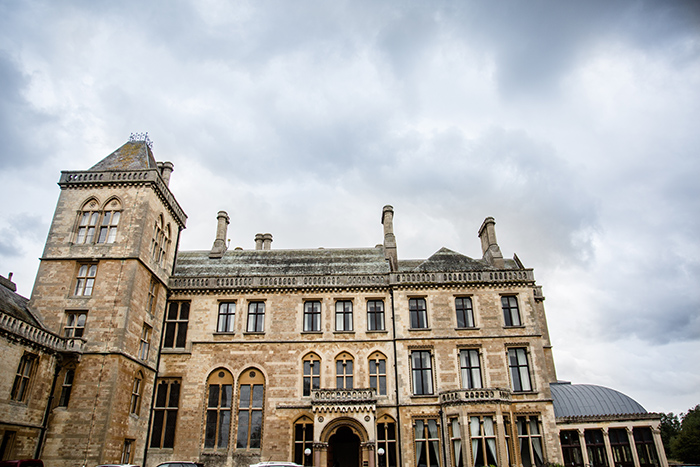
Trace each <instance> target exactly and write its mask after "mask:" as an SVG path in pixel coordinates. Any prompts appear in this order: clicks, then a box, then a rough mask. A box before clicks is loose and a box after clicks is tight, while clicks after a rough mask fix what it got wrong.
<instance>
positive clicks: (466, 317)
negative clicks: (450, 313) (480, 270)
mask: <svg viewBox="0 0 700 467" xmlns="http://www.w3.org/2000/svg"><path fill="white" fill-rule="evenodd" d="M465 300H468V302H467V303H468V306H465V305H464V302H465ZM460 302H462V303H461V306H460ZM454 304H455V318H456V320H457V329H477V328H478V326H477V324H476V313H474V299H473V296H472V295H457V296H455V301H454ZM460 312H461V313H460ZM460 314H461V315H462V321H463V322H464V325H463V326H460Z"/></svg>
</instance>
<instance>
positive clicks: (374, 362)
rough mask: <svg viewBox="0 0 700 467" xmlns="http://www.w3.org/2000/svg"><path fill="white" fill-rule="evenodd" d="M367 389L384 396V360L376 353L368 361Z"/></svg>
mask: <svg viewBox="0 0 700 467" xmlns="http://www.w3.org/2000/svg"><path fill="white" fill-rule="evenodd" d="M369 387H370V388H372V389H374V390H375V391H377V394H378V395H380V396H386V359H385V358H384V356H383V355H381V354H379V353H377V354H375V355H372V356H371V357H370V360H369Z"/></svg>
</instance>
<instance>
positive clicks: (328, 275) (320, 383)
mask: <svg viewBox="0 0 700 467" xmlns="http://www.w3.org/2000/svg"><path fill="white" fill-rule="evenodd" d="M172 170H173V166H172V164H170V163H169V162H165V163H157V162H156V161H155V159H154V157H153V154H152V152H151V149H150V145H149V143H148V141H147V140H146V139H144V138H140V137H135V138H132V139H131V140H130V141H129V142H128V143H126V144H125V145H123V146H122V147H121V148H119V149H118V150H116V151H115V152H114V153H112V154H110V155H109V156H108V157H106V158H105V159H104V160H102V161H101V162H99V163H98V164H96V165H95V166H93V167H92V168H90V169H89V170H86V171H72V172H63V173H62V175H61V178H60V181H59V185H60V187H61V194H60V196H59V200H58V204H57V207H56V212H55V215H54V219H53V222H52V225H51V228H50V231H49V235H48V239H47V243H46V248H45V250H44V253H43V255H42V258H41V264H40V267H39V271H38V274H37V278H36V283H35V286H34V290H33V292H32V296H31V300H29V301H27V300H26V299H22V298H21V297H19V298H18V296H16V294H14V295H13V294H12V293H10V294H9V295H8V294H7V293H6V294H5V295H6V297H8V296H11V297H10V298H5V299H3V295H2V293H0V304H1V303H4V302H7V303H10V302H12V303H15V302H16V303H15V305H16V306H15V307H11V306H8V308H12V309H11V310H5V309H3V310H2V314H1V315H0V318H1V320H0V324H1V326H0V332H2V336H3V339H4V340H2V341H0V344H1V345H3V346H4V347H5V348H7V349H9V351H8V352H4V353H3V355H6V354H7V355H8V356H10V357H11V358H7V359H4V361H3V365H4V371H3V375H4V376H2V379H1V380H0V430H2V434H3V451H2V453H3V456H5V457H8V456H12V457H34V456H37V457H38V456H40V457H41V458H42V459H44V461H45V463H46V464H47V465H49V466H50V467H61V466H66V467H67V466H93V465H97V464H100V463H136V464H140V465H146V466H149V467H150V466H155V465H157V464H158V463H160V462H163V461H168V460H191V461H198V462H203V463H204V464H205V465H206V466H207V467H209V466H211V467H218V466H221V467H224V466H225V467H236V466H247V465H248V464H250V463H254V462H258V461H261V460H263V461H267V460H293V461H295V462H297V463H299V464H304V465H315V466H329V467H330V466H335V465H338V466H353V467H354V466H360V465H362V466H368V467H373V466H375V465H380V466H398V465H402V466H403V465H413V466H465V467H466V466H470V467H472V466H474V467H476V466H486V465H504V466H505V465H509V466H510V465H512V466H520V465H522V466H525V467H529V466H533V465H543V464H545V463H548V462H556V463H563V462H564V460H565V459H569V458H571V459H575V460H576V462H574V461H572V462H568V461H567V464H570V465H583V464H582V463H579V462H578V461H577V460H578V459H581V460H585V459H588V462H586V463H591V464H593V465H595V466H596V467H597V466H599V465H601V466H602V465H606V466H608V465H612V460H611V461H609V462H607V463H598V462H597V461H595V460H591V458H592V457H594V456H589V457H585V456H584V455H583V454H581V455H579V456H578V457H575V456H574V455H573V454H571V452H570V450H569V451H567V450H564V451H563V450H562V447H561V445H560V444H561V442H560V440H562V441H563V440H565V441H566V442H568V441H569V439H570V438H571V436H570V435H571V432H572V431H575V432H577V433H586V432H587V431H589V430H592V429H593V425H595V424H596V423H598V424H600V423H601V422H603V421H605V422H606V423H607V421H609V420H607V419H605V420H603V419H600V418H592V419H587V420H579V419H577V420H576V423H579V422H581V423H584V422H585V423H589V425H588V428H586V426H583V425H581V424H576V425H571V423H572V420H573V419H571V417H570V416H569V415H563V416H561V414H558V413H557V410H558V409H557V407H558V405H557V401H556V397H557V392H556V391H555V390H553V389H552V388H554V387H558V386H559V385H556V384H551V383H554V382H556V373H555V367H554V361H553V357H552V349H551V343H550V339H549V335H548V330H547V323H546V317H545V312H544V307H543V301H544V297H543V295H542V290H541V288H540V287H539V286H538V285H537V284H536V282H535V278H534V273H533V270H532V269H529V268H526V267H525V266H524V265H523V264H522V263H521V262H520V260H519V259H518V258H517V256H515V257H514V258H513V259H506V258H504V257H503V255H502V253H501V250H500V247H499V245H498V242H497V241H496V234H495V221H494V220H493V219H492V218H487V219H486V220H484V222H483V224H482V225H481V228H480V229H479V230H478V237H479V239H480V242H481V246H482V252H483V257H482V258H480V259H472V258H469V257H467V256H464V255H462V254H460V253H457V252H455V251H452V250H449V249H447V248H442V249H440V250H439V251H437V252H435V254H433V255H432V256H431V257H429V258H427V259H421V260H404V259H400V258H399V255H398V249H397V242H396V237H395V235H394V231H393V216H394V211H393V208H392V207H391V206H385V207H384V209H383V211H382V212H381V225H382V231H381V234H380V233H379V232H378V237H379V236H380V235H381V237H380V238H382V237H383V239H382V243H381V244H379V245H377V246H376V247H372V248H353V249H313V250H276V249H273V248H272V239H273V238H272V235H271V234H269V233H267V234H258V235H256V236H255V238H254V239H251V248H250V249H240V248H236V249H228V247H227V226H228V223H229V221H230V220H229V217H228V214H227V213H226V212H224V211H221V212H219V214H218V218H217V223H216V231H215V236H214V242H213V245H212V247H211V249H208V250H201V251H178V249H177V245H178V239H179V236H180V233H181V231H182V230H183V229H184V227H185V222H186V215H185V214H184V212H183V210H182V209H181V208H180V206H179V205H178V203H177V201H176V200H175V198H174V196H173V194H172V193H171V192H170V190H169V188H168V182H169V178H170V174H171V172H172ZM378 231H379V229H378ZM236 240H237V241H240V239H236ZM253 242H254V244H253ZM253 245H254V246H253ZM1 290H2V288H0V291H1ZM3 293H4V292H3ZM23 362H24V363H23ZM27 362H31V364H30V368H29V370H27V365H28V364H29V363H27ZM23 365H24V366H23ZM25 373H26V374H25ZM18 381H19V383H18ZM23 382H24V383H26V384H25V387H26V388H27V389H26V391H25V392H24V393H23V397H24V399H21V398H20V399H18V398H17V397H16V392H17V390H16V389H15V386H17V385H18V384H23ZM553 398H554V400H553ZM574 398H575V397H574ZM642 410H643V409H642ZM612 417H613V418H614V416H612ZM574 418H575V417H574ZM637 420H638V422H639V423H636V424H635V428H632V429H631V431H629V432H626V433H627V434H628V447H629V446H633V448H632V449H635V447H637V448H638V447H639V446H641V445H643V446H644V449H650V445H649V443H648V442H647V441H648V439H649V433H652V429H654V430H655V429H656V427H657V426H658V416H656V415H653V414H652V415H649V414H647V415H645V416H641V417H637ZM13 421H14V422H15V424H14V425H13ZM596 426H598V425H596ZM645 429H648V430H649V432H647V431H645ZM577 430H578V431H577ZM634 430H636V431H634ZM642 431H644V433H643V434H640V435H639V436H641V438H640V440H641V439H642V438H643V439H644V440H645V441H644V442H642V441H637V438H638V434H637V433H642ZM657 431H658V430H657ZM604 433H606V434H607V433H608V432H607V431H605V432H604ZM614 433H615V435H616V436H617V432H615V431H614ZM582 436H583V435H582ZM10 438H11V439H10ZM579 438H580V437H579ZM596 439H597V438H596ZM579 441H581V439H579ZM586 442H587V439H583V442H582V443H580V444H579V451H581V449H580V446H583V445H585V443H586ZM635 443H636V444H635ZM651 443H652V444H651V448H653V449H655V451H654V452H655V453H656V455H655V457H654V458H653V459H655V462H648V463H645V462H642V461H644V460H645V459H647V458H646V457H644V456H642V455H639V456H636V457H634V459H635V460H636V461H635V463H634V464H632V465H634V466H638V467H645V466H646V465H661V466H665V465H666V464H665V457H664V455H663V449H662V448H661V447H660V440H659V438H658V434H656V435H654V434H652V437H651ZM567 446H568V445H567ZM608 454H609V456H608V457H607V458H606V459H613V457H612V456H613V455H614V452H612V451H611V452H609V453H608ZM567 456H568V457H567ZM572 456H573V457H572ZM647 457H649V456H647ZM601 462H602V461H601ZM632 465H630V467H632ZM624 467H627V466H624Z"/></svg>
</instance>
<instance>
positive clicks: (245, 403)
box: [239, 384, 250, 409]
mask: <svg viewBox="0 0 700 467" xmlns="http://www.w3.org/2000/svg"><path fill="white" fill-rule="evenodd" d="M240 393H241V394H240V399H239V400H240V405H239V406H240V407H241V408H242V409H247V408H248V407H250V385H249V384H242V385H241V390H240Z"/></svg>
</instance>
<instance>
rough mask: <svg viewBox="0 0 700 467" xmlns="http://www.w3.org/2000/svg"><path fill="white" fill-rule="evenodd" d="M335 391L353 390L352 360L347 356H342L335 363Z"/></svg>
mask: <svg viewBox="0 0 700 467" xmlns="http://www.w3.org/2000/svg"><path fill="white" fill-rule="evenodd" d="M335 387H336V389H352V388H353V360H352V358H351V357H350V355H348V354H343V355H341V356H340V357H338V359H337V360H336V361H335Z"/></svg>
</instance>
